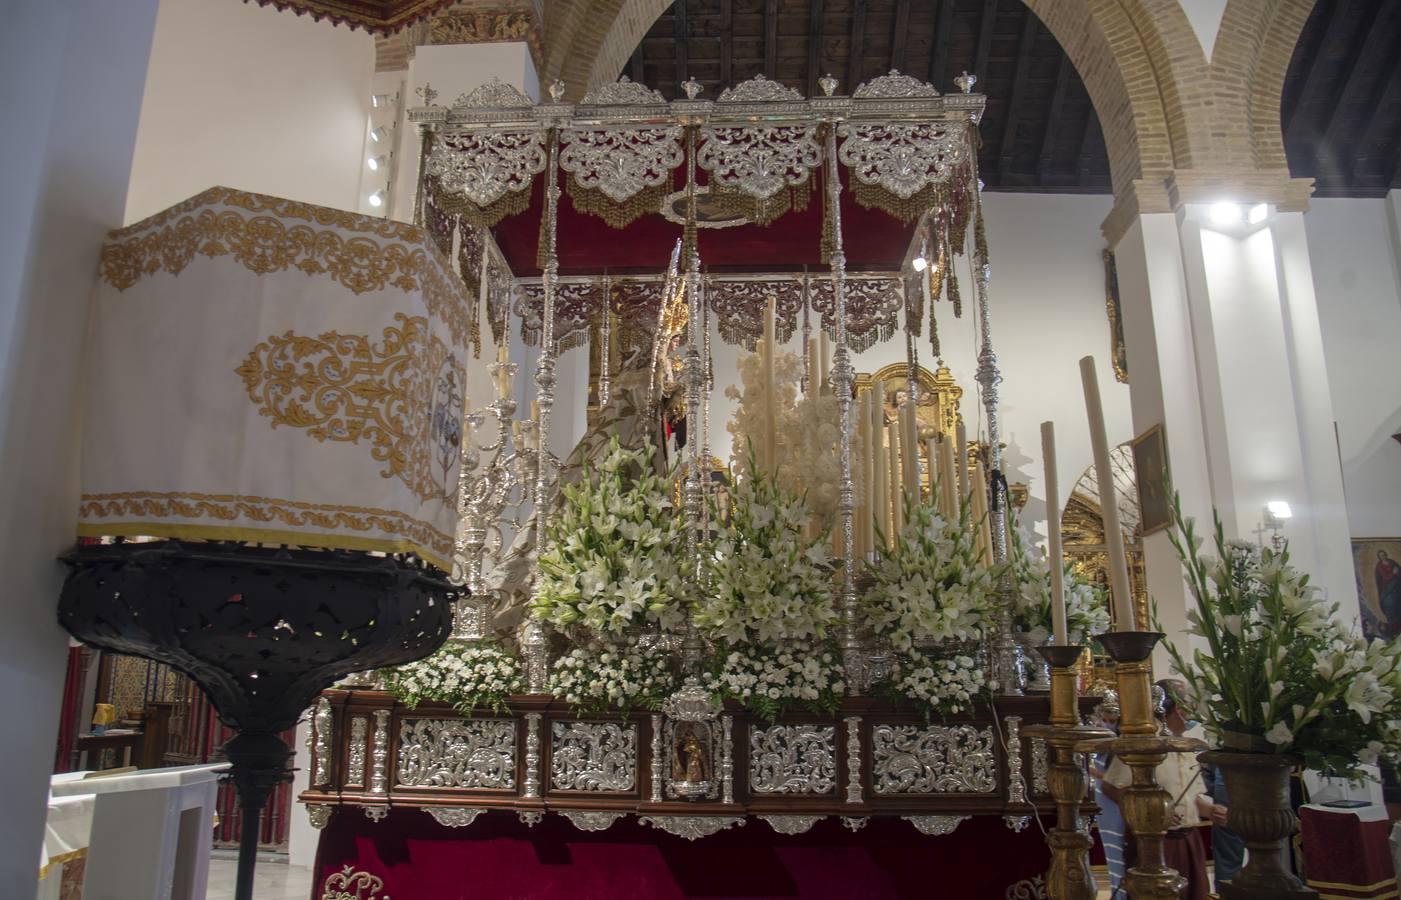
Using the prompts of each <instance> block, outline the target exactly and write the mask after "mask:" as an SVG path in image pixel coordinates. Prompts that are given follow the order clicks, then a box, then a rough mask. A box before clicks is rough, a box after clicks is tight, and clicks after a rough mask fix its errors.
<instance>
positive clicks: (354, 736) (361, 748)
mask: <svg viewBox="0 0 1401 900" xmlns="http://www.w3.org/2000/svg"><path fill="white" fill-rule="evenodd" d="M369 725H370V720H369V719H368V718H367V717H365V716H355V717H354V718H352V719H351V720H350V750H349V755H348V757H347V760H346V765H345V786H346V787H364V786H365V735H366V733H367V731H368V729H369Z"/></svg>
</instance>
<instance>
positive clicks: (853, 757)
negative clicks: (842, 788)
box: [846, 716, 862, 803]
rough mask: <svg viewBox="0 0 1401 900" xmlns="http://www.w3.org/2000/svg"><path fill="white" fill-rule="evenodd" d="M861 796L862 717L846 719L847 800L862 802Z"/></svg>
mask: <svg viewBox="0 0 1401 900" xmlns="http://www.w3.org/2000/svg"><path fill="white" fill-rule="evenodd" d="M861 800H862V797H861V718H860V717H859V716H848V717H847V719H846V802H847V803H860V802H861Z"/></svg>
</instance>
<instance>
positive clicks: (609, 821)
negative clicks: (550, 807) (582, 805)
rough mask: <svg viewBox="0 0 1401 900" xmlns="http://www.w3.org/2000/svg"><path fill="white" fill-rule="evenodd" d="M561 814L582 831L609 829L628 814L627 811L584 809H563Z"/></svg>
mask: <svg viewBox="0 0 1401 900" xmlns="http://www.w3.org/2000/svg"><path fill="white" fill-rule="evenodd" d="M559 814H560V815H562V816H564V817H565V818H566V819H568V820H569V821H570V822H573V823H574V827H575V828H577V829H579V830H580V831H607V830H608V829H609V828H611V827H612V825H613V823H614V822H616V821H618V820H619V819H621V818H622V817H623V816H625V815H627V813H625V812H610V811H604V810H593V811H589V810H582V809H562V810H560V811H559Z"/></svg>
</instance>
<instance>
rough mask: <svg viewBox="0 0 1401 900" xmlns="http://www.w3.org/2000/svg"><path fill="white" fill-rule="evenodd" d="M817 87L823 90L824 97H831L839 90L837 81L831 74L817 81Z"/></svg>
mask: <svg viewBox="0 0 1401 900" xmlns="http://www.w3.org/2000/svg"><path fill="white" fill-rule="evenodd" d="M817 86H818V87H820V88H822V96H824V97H830V96H832V94H833V93H834V92H836V90H837V79H835V78H833V77H832V73H831V72H828V73H827V74H826V75H823V76H822V77H821V78H819V79H817Z"/></svg>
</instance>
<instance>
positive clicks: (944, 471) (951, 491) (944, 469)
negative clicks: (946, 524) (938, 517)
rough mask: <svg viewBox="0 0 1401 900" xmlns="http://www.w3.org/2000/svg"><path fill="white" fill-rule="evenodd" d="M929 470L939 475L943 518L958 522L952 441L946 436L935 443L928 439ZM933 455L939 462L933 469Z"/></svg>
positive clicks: (956, 482)
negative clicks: (936, 467)
mask: <svg viewBox="0 0 1401 900" xmlns="http://www.w3.org/2000/svg"><path fill="white" fill-rule="evenodd" d="M929 449H930V454H929V467H930V468H929V470H930V471H931V472H934V471H937V472H938V473H939V498H940V500H941V501H942V505H943V507H944V516H945V517H946V518H947V519H948V520H949V521H950V522H954V521H957V520H958V506H959V502H958V476H957V475H955V474H954V471H953V441H951V440H950V439H949V436H948V435H946V434H945V435H942V436H941V437H939V438H938V440H937V446H936V441H935V439H934V438H930V439H929ZM935 454H937V458H938V461H939V467H938V469H937V470H936V469H935V468H934V460H935Z"/></svg>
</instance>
